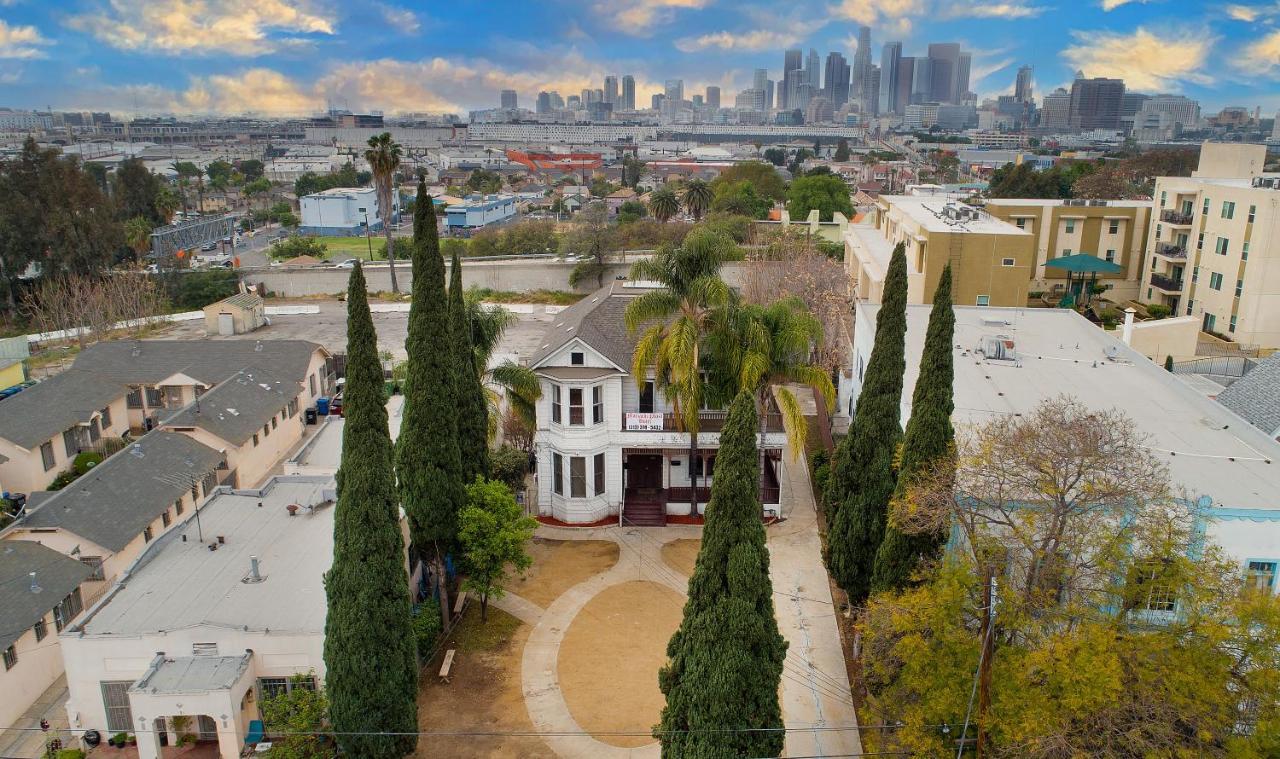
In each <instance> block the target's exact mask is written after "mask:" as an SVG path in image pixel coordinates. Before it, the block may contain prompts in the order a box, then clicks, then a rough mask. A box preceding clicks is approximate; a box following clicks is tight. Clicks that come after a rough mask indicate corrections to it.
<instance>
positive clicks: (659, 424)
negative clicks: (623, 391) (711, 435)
mask: <svg viewBox="0 0 1280 759" xmlns="http://www.w3.org/2000/svg"><path fill="white" fill-rule="evenodd" d="M727 416H728V412H727V411H699V412H698V432H719V431H720V430H721V429H722V428H723V427H724V420H725V417H727ZM682 426H683V425H680V424H678V423H677V419H676V415H675V414H671V413H665V414H663V413H654V414H647V413H639V412H635V411H628V412H625V413H623V415H622V429H623V430H624V431H627V432H682V431H684V430H683V429H682ZM765 431H766V432H782V416H781V415H780V414H767V415H766V417H765Z"/></svg>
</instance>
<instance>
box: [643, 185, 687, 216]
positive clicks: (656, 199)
mask: <svg viewBox="0 0 1280 759" xmlns="http://www.w3.org/2000/svg"><path fill="white" fill-rule="evenodd" d="M649 212H650V213H652V214H653V218H655V219H657V220H658V221H662V222H665V221H667V220H669V219H670V218H671V217H673V216H675V215H676V214H678V213H680V199H679V198H677V197H676V194H675V192H673V191H672V190H671V188H670V187H660V188H658V189H656V190H654V191H653V192H652V193H650V195H649Z"/></svg>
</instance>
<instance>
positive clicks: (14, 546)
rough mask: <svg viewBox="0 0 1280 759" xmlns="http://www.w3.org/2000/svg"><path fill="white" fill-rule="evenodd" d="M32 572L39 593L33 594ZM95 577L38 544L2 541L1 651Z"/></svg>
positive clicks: (87, 570)
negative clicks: (81, 585)
mask: <svg viewBox="0 0 1280 759" xmlns="http://www.w3.org/2000/svg"><path fill="white" fill-rule="evenodd" d="M32 572H35V575H36V576H35V579H34V582H35V586H36V588H38V589H39V590H38V592H32V582H33V580H32V578H31V573H32ZM91 574H93V570H92V569H91V568H90V567H89V566H88V565H87V564H84V563H81V562H79V561H77V560H75V559H73V558H71V557H70V556H64V555H63V554H60V553H58V552H57V551H55V550H53V549H52V548H48V547H46V546H43V545H41V544H39V543H36V542H34V541H30V540H5V541H0V619H3V620H4V624H0V650H3V649H5V648H8V647H9V646H10V645H11V644H12V643H13V642H14V641H16V640H17V639H18V638H20V637H22V636H23V635H24V634H26V632H27V630H29V629H30V628H31V627H32V626H33V625H35V623H36V622H39V621H40V620H41V619H42V618H43V617H44V615H46V614H48V613H49V611H50V610H51V609H53V608H54V607H55V606H57V605H58V604H59V603H60V602H61V601H62V599H64V598H66V597H67V596H68V595H70V594H71V593H72V592H73V591H74V590H75V589H76V588H78V587H80V583H82V582H84V581H85V580H87V579H88V578H89V575H91Z"/></svg>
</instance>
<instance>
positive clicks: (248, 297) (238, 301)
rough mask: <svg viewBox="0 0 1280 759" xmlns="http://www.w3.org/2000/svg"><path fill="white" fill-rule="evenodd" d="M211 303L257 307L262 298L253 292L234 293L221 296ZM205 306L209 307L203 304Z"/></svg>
mask: <svg viewBox="0 0 1280 759" xmlns="http://www.w3.org/2000/svg"><path fill="white" fill-rule="evenodd" d="M211 305H213V306H235V307H236V308H257V307H258V306H261V305H262V298H260V297H258V296H257V295H254V294H253V293H236V294H235V295H232V296H231V297H230V298H223V299H222V300H220V301H218V302H217V303H213V304H211ZM205 308H209V306H205Z"/></svg>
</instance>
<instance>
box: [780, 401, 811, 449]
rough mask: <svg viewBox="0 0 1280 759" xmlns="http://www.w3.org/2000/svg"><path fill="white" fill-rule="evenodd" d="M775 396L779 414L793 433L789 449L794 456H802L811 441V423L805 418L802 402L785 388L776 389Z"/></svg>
mask: <svg viewBox="0 0 1280 759" xmlns="http://www.w3.org/2000/svg"><path fill="white" fill-rule="evenodd" d="M773 395H774V398H775V399H776V400H777V402H778V412H779V413H780V414H782V418H783V419H784V420H786V425H785V426H786V428H789V429H790V431H791V434H790V435H788V441H787V443H788V447H789V448H791V452H792V453H793V454H796V455H800V454H801V453H803V452H804V449H805V444H806V443H807V442H808V439H809V423H808V421H806V420H805V418H804V412H803V411H801V410H800V402H799V401H797V400H796V397H795V395H793V394H792V392H791V391H790V390H788V389H787V388H785V387H778V388H775V389H774V393H773Z"/></svg>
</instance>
